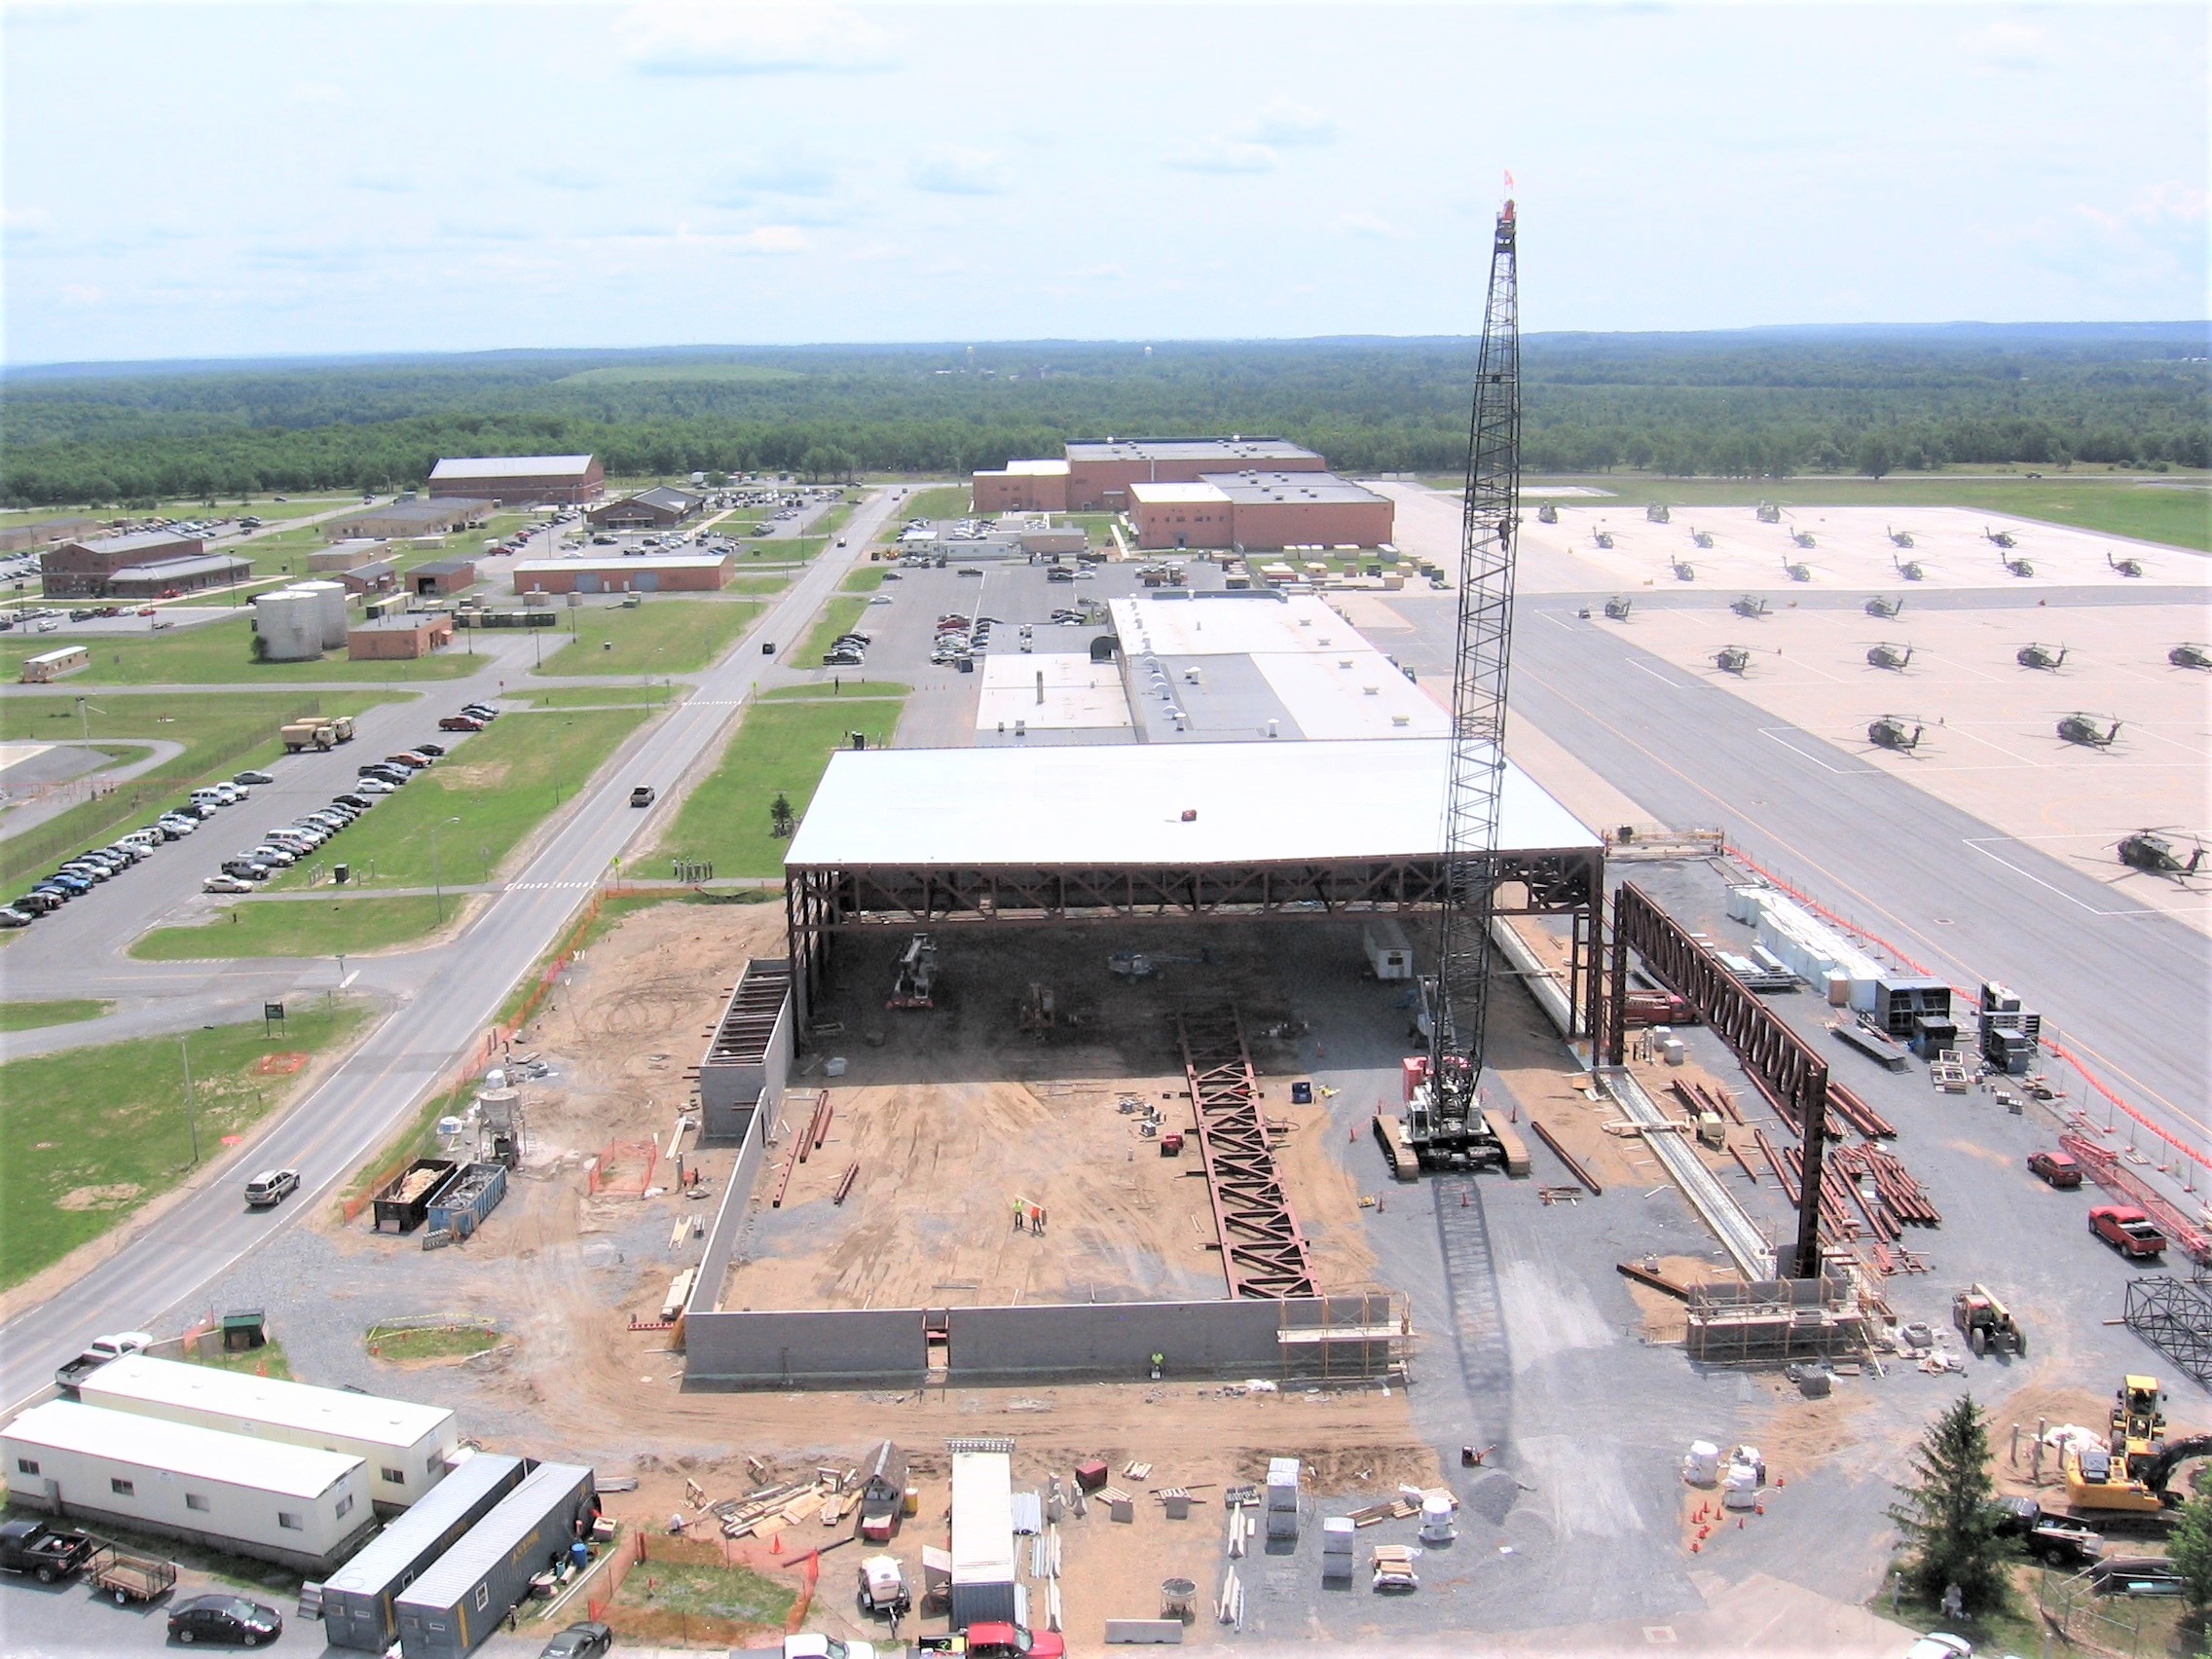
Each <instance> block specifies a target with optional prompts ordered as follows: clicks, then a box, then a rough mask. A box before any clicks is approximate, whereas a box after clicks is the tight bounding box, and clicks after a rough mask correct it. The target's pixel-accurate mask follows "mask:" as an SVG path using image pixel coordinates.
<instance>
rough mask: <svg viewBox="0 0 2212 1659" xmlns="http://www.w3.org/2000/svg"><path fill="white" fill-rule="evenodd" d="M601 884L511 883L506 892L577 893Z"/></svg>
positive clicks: (594, 882)
mask: <svg viewBox="0 0 2212 1659" xmlns="http://www.w3.org/2000/svg"><path fill="white" fill-rule="evenodd" d="M598 885H599V883H598V882H596V881H510V882H508V883H507V885H506V891H507V892H509V893H550V892H562V893H576V892H581V891H582V890H583V889H585V888H587V887H597V886H598Z"/></svg>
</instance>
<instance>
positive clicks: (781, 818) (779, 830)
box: [768, 794, 795, 835]
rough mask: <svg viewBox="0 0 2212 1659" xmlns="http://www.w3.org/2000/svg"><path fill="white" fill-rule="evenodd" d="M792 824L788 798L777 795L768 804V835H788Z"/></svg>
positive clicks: (793, 819)
mask: <svg viewBox="0 0 2212 1659" xmlns="http://www.w3.org/2000/svg"><path fill="white" fill-rule="evenodd" d="M794 823H795V818H794V815H793V812H792V803H791V799H790V797H789V796H787V795H782V794H779V795H777V796H776V798H775V799H774V800H772V801H770V802H769V803H768V833H769V834H771V835H789V834H790V833H791V832H792V830H793V826H794Z"/></svg>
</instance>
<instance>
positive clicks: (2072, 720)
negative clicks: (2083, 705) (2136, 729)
mask: <svg viewBox="0 0 2212 1659" xmlns="http://www.w3.org/2000/svg"><path fill="white" fill-rule="evenodd" d="M2058 735H2059V737H2060V739H2061V740H2063V741H2064V742H2067V743H2079V744H2080V745H2082V747H2083V748H2084V749H2110V748H2111V747H2112V744H2113V739H2114V738H2116V737H2118V736H2119V735H2120V721H2119V720H2118V719H2115V718H2114V717H2113V716H2111V715H2087V714H2083V713H2081V712H2079V711H2077V712H2075V713H2074V714H2071V715H2065V716H2062V717H2060V719H2059V721H2058Z"/></svg>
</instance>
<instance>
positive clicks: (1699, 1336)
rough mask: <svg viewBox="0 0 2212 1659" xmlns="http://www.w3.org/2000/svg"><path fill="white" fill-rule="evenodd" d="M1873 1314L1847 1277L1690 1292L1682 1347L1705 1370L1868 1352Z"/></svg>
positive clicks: (1831, 1275)
mask: <svg viewBox="0 0 2212 1659" xmlns="http://www.w3.org/2000/svg"><path fill="white" fill-rule="evenodd" d="M1867 1319H1868V1310H1867V1309H1866V1307H1865V1305H1864V1304H1863V1303H1862V1301H1861V1299H1860V1296H1859V1290H1858V1287H1857V1286H1856V1285H1854V1284H1853V1283H1852V1281H1851V1280H1850V1279H1849V1278H1848V1277H1846V1276H1845V1275H1843V1274H1841V1273H1824V1274H1822V1275H1821V1276H1820V1277H1819V1278H1817V1279H1799V1278H1782V1279H1754V1280H1752V1281H1751V1283H1749V1284H1732V1283H1717V1284H1695V1285H1692V1286H1690V1293H1689V1314H1688V1326H1687V1329H1686V1331H1685V1333H1684V1335H1683V1340H1682V1346H1683V1347H1684V1349H1685V1350H1686V1351H1687V1352H1688V1354H1689V1356H1690V1358H1692V1359H1693V1360H1696V1361H1698V1362H1699V1363H1700V1364H1703V1365H1775V1364H1780V1363H1782V1362H1783V1361H1786V1360H1792V1359H1833V1358H1838V1357H1841V1356H1844V1355H1857V1354H1860V1353H1862V1352H1864V1351H1865V1348H1866V1342H1867Z"/></svg>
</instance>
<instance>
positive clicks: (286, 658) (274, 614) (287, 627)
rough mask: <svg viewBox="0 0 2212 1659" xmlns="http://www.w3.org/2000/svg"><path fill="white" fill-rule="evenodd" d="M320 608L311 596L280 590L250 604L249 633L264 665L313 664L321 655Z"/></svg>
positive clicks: (310, 594)
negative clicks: (256, 638)
mask: <svg viewBox="0 0 2212 1659" xmlns="http://www.w3.org/2000/svg"><path fill="white" fill-rule="evenodd" d="M321 612H322V606H321V603H320V602H319V601H318V600H317V599H316V598H315V596H314V595H313V594H312V593H300V592H297V591H296V590H294V589H291V588H282V589H279V590H278V591H277V592H276V593H265V594H262V595H260V596H259V597H257V598H256V599H255V600H254V602H253V631H254V633H256V634H257V635H259V636H260V638H261V657H262V660H263V661H264V662H313V661H315V660H316V659H318V658H319V657H320V656H321V655H322V651H323V645H322V614H321Z"/></svg>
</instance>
